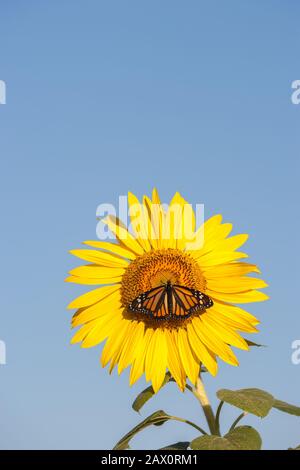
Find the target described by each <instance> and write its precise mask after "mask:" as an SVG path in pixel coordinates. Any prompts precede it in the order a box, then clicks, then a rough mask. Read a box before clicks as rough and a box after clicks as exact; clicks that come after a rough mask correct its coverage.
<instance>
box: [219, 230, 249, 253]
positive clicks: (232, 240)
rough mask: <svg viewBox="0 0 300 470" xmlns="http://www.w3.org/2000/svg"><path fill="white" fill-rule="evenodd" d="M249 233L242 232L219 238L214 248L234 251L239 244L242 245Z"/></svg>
mask: <svg viewBox="0 0 300 470" xmlns="http://www.w3.org/2000/svg"><path fill="white" fill-rule="evenodd" d="M248 238H249V235H248V234H246V233H242V234H239V235H234V236H233V237H229V238H226V239H225V240H221V241H220V242H218V243H217V244H216V245H215V246H214V250H219V251H231V250H232V251H234V250H236V249H237V248H239V247H240V246H242V245H244V243H245V242H246V241H247V240H248Z"/></svg>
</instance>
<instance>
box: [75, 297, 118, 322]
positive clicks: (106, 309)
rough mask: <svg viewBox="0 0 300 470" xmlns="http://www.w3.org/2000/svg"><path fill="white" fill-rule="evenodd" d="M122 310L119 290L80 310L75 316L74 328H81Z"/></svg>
mask: <svg viewBox="0 0 300 470" xmlns="http://www.w3.org/2000/svg"><path fill="white" fill-rule="evenodd" d="M120 308H121V302H120V292H119V290H117V291H115V292H112V293H111V294H110V295H108V296H107V297H105V298H104V299H102V300H100V301H99V302H96V303H95V304H93V305H91V306H90V307H87V308H81V309H79V310H78V311H77V312H76V313H75V315H73V319H72V326H73V327H75V326H79V325H82V324H84V323H87V322H89V321H91V320H94V319H96V318H99V317H101V316H103V315H107V314H113V312H115V311H116V310H119V309H120Z"/></svg>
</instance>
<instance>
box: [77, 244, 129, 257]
mask: <svg viewBox="0 0 300 470" xmlns="http://www.w3.org/2000/svg"><path fill="white" fill-rule="evenodd" d="M83 243H84V245H88V246H92V247H93V248H99V249H101V250H106V251H111V252H112V253H113V254H115V255H119V256H122V257H123V258H126V259H130V260H134V259H135V258H136V255H135V254H134V253H133V252H132V251H131V250H127V249H126V248H123V247H121V246H120V245H118V244H117V243H111V242H102V241H98V240H95V241H94V240H87V241H84V242H83Z"/></svg>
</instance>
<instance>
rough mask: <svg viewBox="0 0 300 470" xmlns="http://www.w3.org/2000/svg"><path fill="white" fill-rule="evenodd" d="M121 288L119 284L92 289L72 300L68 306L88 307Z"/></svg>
mask: <svg viewBox="0 0 300 470" xmlns="http://www.w3.org/2000/svg"><path fill="white" fill-rule="evenodd" d="M117 290H119V286H117V285H115V286H104V287H98V288H97V289H94V290H91V291H90V292H86V293H85V294H82V295H80V296H79V297H77V298H76V299H74V300H73V301H72V302H70V303H69V305H68V308H69V309H72V308H82V307H87V306H89V305H92V304H95V303H96V302H99V301H100V300H102V299H104V298H105V297H107V296H108V295H110V294H112V293H113V292H116V291H117Z"/></svg>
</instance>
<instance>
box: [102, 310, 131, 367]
mask: <svg viewBox="0 0 300 470" xmlns="http://www.w3.org/2000/svg"><path fill="white" fill-rule="evenodd" d="M130 324H131V322H130V321H128V320H126V319H125V318H122V320H121V321H120V323H119V324H118V328H117V329H115V330H114V331H113V332H112V333H111V335H110V336H109V338H108V339H107V340H106V343H105V345H104V348H103V350H102V355H101V365H102V367H105V366H106V365H107V364H108V362H109V361H110V360H111V359H112V357H113V356H114V355H115V354H118V352H119V351H120V349H121V348H122V345H123V343H124V341H125V340H126V338H127V336H128V335H127V332H128V329H129V328H130Z"/></svg>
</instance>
